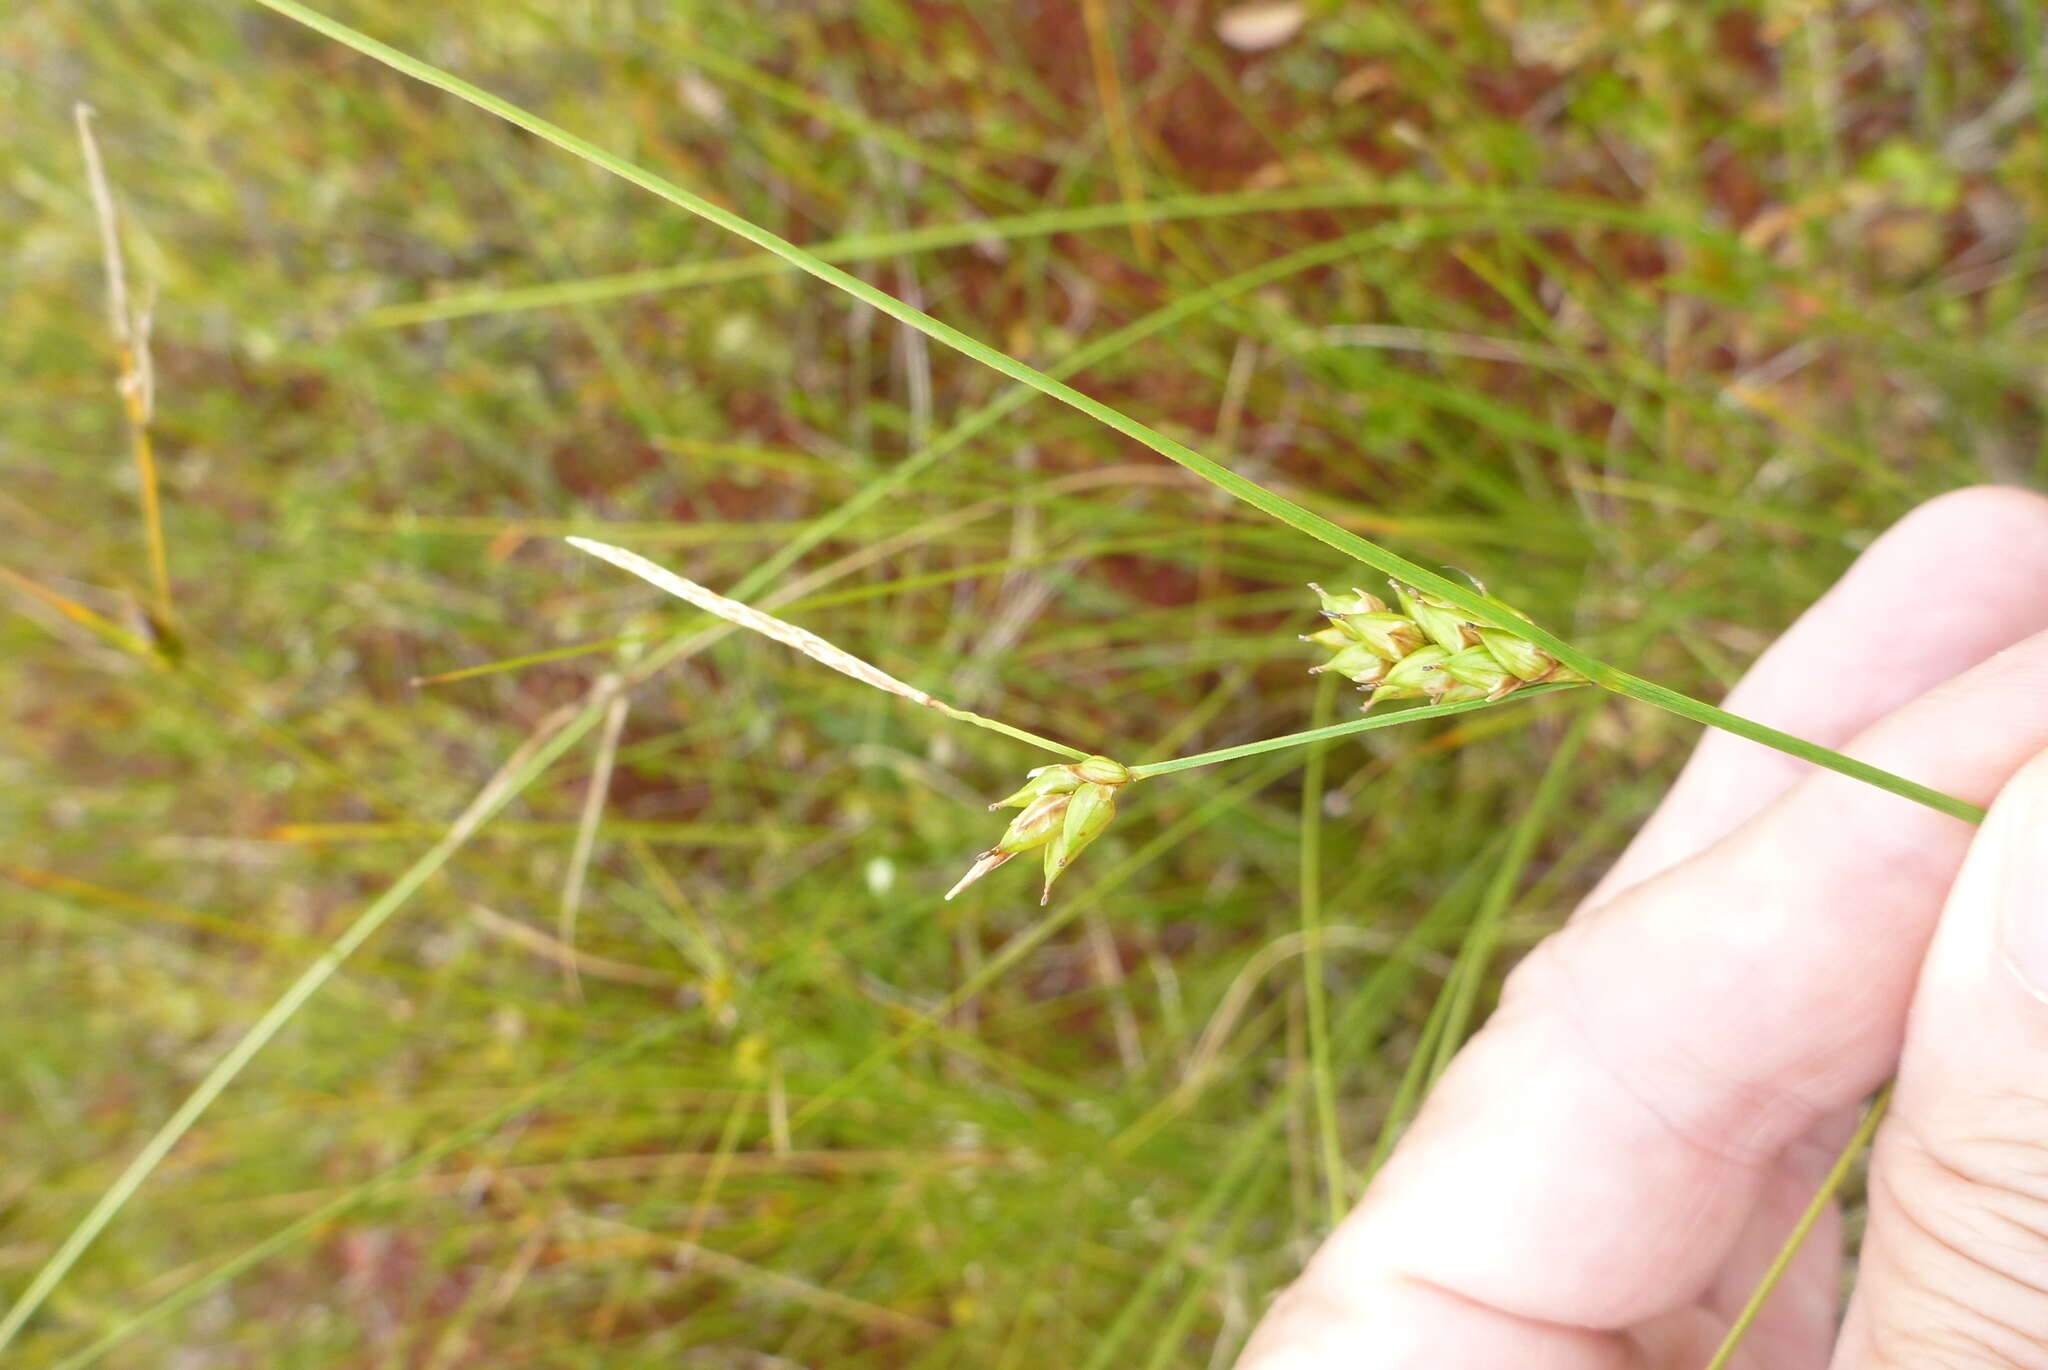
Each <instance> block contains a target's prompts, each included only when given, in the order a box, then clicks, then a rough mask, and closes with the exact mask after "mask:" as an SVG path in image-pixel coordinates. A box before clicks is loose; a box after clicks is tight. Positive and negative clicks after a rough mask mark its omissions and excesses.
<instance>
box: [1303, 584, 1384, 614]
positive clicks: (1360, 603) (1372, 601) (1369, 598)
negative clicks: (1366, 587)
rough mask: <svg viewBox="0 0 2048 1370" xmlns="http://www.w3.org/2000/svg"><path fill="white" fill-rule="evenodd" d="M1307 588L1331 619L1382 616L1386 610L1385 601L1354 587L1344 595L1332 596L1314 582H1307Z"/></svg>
mask: <svg viewBox="0 0 2048 1370" xmlns="http://www.w3.org/2000/svg"><path fill="white" fill-rule="evenodd" d="M1308 588H1309V589H1311V590H1314V591H1315V592H1316V598H1317V599H1319V600H1321V601H1322V602H1323V612H1324V613H1326V614H1328V615H1330V617H1332V618H1342V617H1344V616H1346V615H1348V614H1383V613H1385V612H1386V610H1387V604H1386V601H1385V600H1383V599H1381V598H1380V597H1379V596H1378V595H1371V594H1367V593H1366V592H1365V591H1363V590H1360V589H1358V588H1356V587H1353V589H1352V590H1351V592H1350V593H1349V594H1344V595H1333V594H1331V593H1330V592H1329V591H1328V590H1325V589H1324V588H1323V587H1322V586H1320V585H1318V584H1316V583H1315V582H1314V581H1310V582H1309V585H1308Z"/></svg>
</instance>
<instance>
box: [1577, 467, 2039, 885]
mask: <svg viewBox="0 0 2048 1370" xmlns="http://www.w3.org/2000/svg"><path fill="white" fill-rule="evenodd" d="M1930 591H1934V592H1937V593H1938V594H1939V612H1928V611H1927V608H1926V607H1925V606H1928V605H1929V604H1930ZM2042 628H2048V499H2043V498H2042V497H2041V496H2039V495H2034V494H2030V493H2028V492H2026V491H2024V490H2015V489H2011V488H2009V487H2001V486H1980V487H1976V488H1973V489H1968V490H1958V491H1956V492H1954V493H1953V494H1948V495H1944V496H1942V497H1941V498H1939V499H1935V500H1930V501H1928V502H1927V503H1926V504H1923V505H1921V506H1920V507H1919V508H1918V509H1915V510H1914V511H1913V512H1912V513H1910V514H1908V515H1907V516H1906V517H1905V518H1903V519H1901V520H1899V522H1897V523H1895V524H1893V525H1892V527H1891V528H1890V529H1889V530H1887V531H1886V532H1885V534H1884V535H1883V536H1882V537H1880V538H1878V540H1877V541H1876V542H1874V543H1872V544H1871V545H1870V548H1869V549H1868V550H1867V551H1865V552H1864V554H1863V555H1862V556H1860V557H1858V558H1857V560H1856V563H1855V565H1853V566H1851V567H1850V568H1849V570H1848V572H1847V573H1846V574H1844V575H1843V577H1842V579H1841V580H1840V581H1838V582H1837V583H1836V584H1835V586H1834V588H1833V589H1831V590H1830V591H1828V593H1827V594H1825V595H1823V596H1822V597H1821V598H1820V599H1819V600H1818V601H1817V602H1816V603H1815V604H1814V606H1813V607H1812V608H1811V609H1809V610H1807V611H1806V613H1805V614H1803V615H1801V616H1800V618H1799V621H1798V622H1796V623H1794V624H1793V625H1792V626H1791V627H1790V628H1788V629H1787V630H1786V631H1785V633H1784V635H1783V636H1782V637H1780V638H1779V639H1778V641H1777V642H1776V643H1775V644H1774V645H1773V646H1772V647H1771V649H1770V650H1769V651H1767V652H1765V653H1764V654H1763V656H1762V657H1761V658H1759V659H1758V661H1757V663H1756V665H1754V666H1752V667H1751V668H1750V669H1749V671H1748V672H1747V673H1746V674H1745V675H1744V676H1743V678H1742V681H1741V683H1740V684H1738V685H1737V686H1736V687H1735V689H1734V690H1733V691H1731V692H1730V694H1729V696H1728V699H1727V707H1728V708H1729V709H1730V710H1731V711H1733V712H1735V713H1738V714H1742V715H1745V716H1746V717H1749V718H1754V719H1756V720H1757V721H1759V722H1762V723H1768V724H1769V725H1771V726H1772V727H1774V728H1780V729H1783V730H1784V731H1786V732H1789V733H1791V734H1792V735H1793V736H1795V737H1803V738H1805V739H1807V740H1808V741H1810V742H1818V743H1819V744H1821V745H1822V746H1823V747H1833V748H1840V747H1841V745H1842V744H1843V743H1844V742H1845V741H1847V740H1848V739H1849V738H1851V737H1854V736H1855V735H1856V734H1857V733H1860V732H1862V731H1863V730H1864V729H1865V728H1867V727H1869V726H1870V724H1872V723H1873V722H1875V721H1876V720H1877V719H1879V718H1881V717H1883V716H1884V715H1885V714H1887V713H1889V712H1891V711H1892V710H1893V709H1895V708H1898V707H1899V706H1900V705H1903V704H1905V703H1906V702H1907V701H1909V700H1912V699H1915V698H1917V697H1919V696H1920V695H1921V694H1923V693H1925V692H1926V691H1928V690H1930V689H1932V688H1934V687H1935V686H1936V685H1938V684H1940V683H1941V682H1942V681H1944V680H1947V679H1948V678H1949V677H1950V676H1953V675H1956V674H1958V673H1960V672H1962V671H1965V670H1967V669H1969V668H1970V667H1971V666H1974V665H1976V664H1977V663H1978V662H1979V661H1982V660H1983V659H1984V658H1985V657H1988V656H1990V655H1992V654H1993V653H1994V652H1997V651H2000V650H2002V649H2004V648H2006V647H2009V646H2011V645H2012V644H2013V643H2015V642H2017V641H2019V640H2020V639H2021V638H2023V637H2026V636H2028V635H2029V634H2031V633H2034V632H2038V631H2040V630H2041V629H2042ZM1819 680H1824V681H1826V682H1827V685H1826V688H1822V689H1816V688H1815V682H1816V681H1819ZM1806 772H1807V767H1806V766H1805V763H1803V762H1800V761H1798V760H1795V759H1794V758H1792V757H1789V756H1786V755H1785V754H1784V753H1783V752H1779V751H1774V750H1772V749H1771V748H1769V747H1765V746H1762V745H1761V744H1759V743H1755V742H1751V741H1748V740H1747V739H1745V738H1740V737H1736V736H1734V735H1733V734H1730V733H1724V732H1719V731H1709V732H1708V733H1707V734H1706V736H1705V737H1703V738H1702V739H1701V740H1700V745H1699V747H1698V749H1697V750H1696V751H1694V753H1693V755H1692V759H1691V760H1690V761H1688V762H1687V763H1686V766H1685V769H1684V770H1683V771H1682V772H1680V773H1679V777H1678V780H1677V781H1676V782H1675V783H1674V784H1673V785H1672V787H1671V791H1670V793H1669V794H1668V795H1666V796H1665V799H1664V802H1663V803H1662V804H1661V805H1659V806H1658V809H1657V811H1656V813H1655V814H1653V815H1652V816H1651V817H1650V820H1649V822H1647V823H1646V824H1644V826H1643V829H1642V831H1641V832H1639V833H1638V834H1637V835H1636V838H1635V840H1634V841H1633V842H1632V843H1630V844H1629V848H1628V850H1627V851H1626V852H1624V853H1623V854H1622V856H1621V859H1620V860H1619V861H1617V862H1616V863H1615V865H1614V867H1613V869H1612V870H1610V871H1609V872H1608V873H1607V876H1606V878H1605V879H1603V880H1602V881H1601V882H1600V884H1599V885H1598V886H1597V887H1596V888H1595V889H1594V891H1593V893H1592V894H1591V895H1589V896H1588V897H1587V900H1586V903H1585V905H1584V907H1587V908H1591V907H1593V906H1595V905H1597V904H1600V903H1603V902H1605V901H1606V900H1607V899H1608V898H1610V897H1612V896H1613V895H1615V894H1617V893H1619V892H1620V891H1622V890H1624V889H1627V888H1628V887H1629V886H1631V885H1636V884H1640V883H1641V882H1642V881H1644V880H1646V879H1648V878H1649V877H1650V876H1652V875H1655V874H1656V873H1657V872H1659V871H1662V870H1666V869H1669V868H1670V867H1671V866H1674V865H1676V864H1677V863H1678V862H1680V861H1682V860H1684V859H1685V858H1686V857H1688V856H1691V855H1693V854H1694V853H1696V852H1700V851H1704V850H1705V849H1706V848H1707V847H1709V846H1712V845H1713V844H1714V843H1715V842H1717V841H1719V840H1720V839H1721V838H1722V837H1723V836H1725V835H1726V834H1727V833H1729V832H1731V831H1733V830H1734V829H1735V827H1736V826H1737V825H1739V824H1740V823H1741V822H1742V821H1743V820H1744V819H1746V818H1747V817H1748V816H1749V815H1751V814H1753V813H1755V812H1756V811H1757V810H1758V809H1759V808H1761V807H1763V805H1764V804H1766V803H1768V802H1769V801H1770V800H1772V799H1775V798H1776V797H1777V796H1778V795H1780V794H1782V793H1783V792H1784V791H1785V790H1787V789H1789V788H1791V786H1792V785H1793V784H1795V783H1797V781H1798V780H1800V779H1801V778H1802V777H1803V776H1804V775H1805V774H1806Z"/></svg>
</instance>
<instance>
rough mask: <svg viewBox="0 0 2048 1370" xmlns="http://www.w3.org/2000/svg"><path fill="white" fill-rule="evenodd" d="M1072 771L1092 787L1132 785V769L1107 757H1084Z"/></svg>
mask: <svg viewBox="0 0 2048 1370" xmlns="http://www.w3.org/2000/svg"><path fill="white" fill-rule="evenodd" d="M1072 769H1073V771H1074V773H1075V774H1076V775H1078V776H1079V777H1080V778H1081V779H1082V780H1083V781H1085V782H1087V783H1088V784H1090V785H1110V786H1116V785H1128V784H1130V783H1131V771H1130V768H1129V767H1128V766H1125V765H1123V764H1122V763H1121V762H1117V761H1112V760H1110V759H1109V758H1108V757H1106V756H1089V757H1083V758H1082V759H1081V760H1080V761H1077V762H1075V763H1074V766H1073V768H1072Z"/></svg>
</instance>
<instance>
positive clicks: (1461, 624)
mask: <svg viewBox="0 0 2048 1370" xmlns="http://www.w3.org/2000/svg"><path fill="white" fill-rule="evenodd" d="M1388 583H1389V584H1391V585H1392V586H1393V587H1394V594H1395V595H1396V596H1397V597H1398V598H1399V599H1400V601H1401V607H1402V608H1403V609H1404V610H1406V611H1407V614H1408V617H1410V618H1412V619H1414V620H1415V622H1416V623H1417V624H1418V625H1419V626H1420V627H1421V628H1422V631H1423V633H1424V634H1425V635H1426V636H1427V637H1428V638H1429V640H1430V641H1431V642H1434V643H1435V644H1436V645H1437V646H1439V647H1441V648H1443V649H1444V650H1445V651H1447V652H1461V651H1463V650H1464V649H1465V648H1467V647H1470V646H1472V645H1474V644H1475V643H1477V642H1478V641H1479V638H1478V635H1477V634H1476V633H1475V632H1471V631H1468V625H1467V624H1466V622H1465V616H1464V615H1463V614H1462V613H1460V612H1459V611H1458V610H1457V609H1455V608H1453V607H1452V606H1451V605H1450V604H1449V603H1448V602H1447V601H1445V600H1441V599H1438V598H1437V597H1436V596H1435V595H1432V594H1429V593H1427V592H1426V591H1423V590H1417V589H1415V588H1414V587H1412V586H1408V585H1403V584H1401V583H1400V582H1399V581H1390V582H1388Z"/></svg>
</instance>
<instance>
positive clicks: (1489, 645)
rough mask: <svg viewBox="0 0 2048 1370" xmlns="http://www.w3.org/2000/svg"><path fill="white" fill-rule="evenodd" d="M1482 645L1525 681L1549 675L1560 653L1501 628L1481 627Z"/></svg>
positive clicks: (1511, 673) (1545, 677)
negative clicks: (1555, 653) (1550, 651)
mask: <svg viewBox="0 0 2048 1370" xmlns="http://www.w3.org/2000/svg"><path fill="white" fill-rule="evenodd" d="M1479 645H1480V646H1482V647H1484V648H1485V649H1486V651H1487V653H1488V654H1489V655H1491V656H1492V657H1493V659H1494V660H1495V661H1497V662H1499V663H1500V666H1501V669H1502V670H1504V671H1506V672H1507V673H1508V674H1509V675H1512V676H1513V677H1514V678H1515V679H1517V680H1520V681H1523V682H1525V683H1527V682H1532V681H1538V680H1544V679H1547V678H1548V677H1549V675H1550V673H1551V672H1552V671H1554V670H1556V669H1557V658H1556V657H1554V656H1552V655H1551V654H1550V653H1548V652H1546V651H1544V650H1543V649H1542V648H1541V647H1538V646H1537V645H1536V644H1535V643H1533V642H1525V641H1523V640H1522V639H1521V638H1518V637H1516V636H1515V635H1514V634H1513V633H1510V632H1507V631H1506V630H1504V629H1501V628H1481V629H1480V630H1479Z"/></svg>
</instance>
